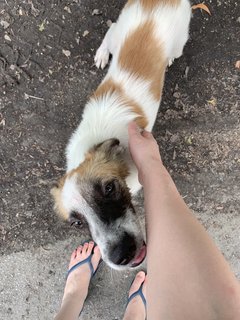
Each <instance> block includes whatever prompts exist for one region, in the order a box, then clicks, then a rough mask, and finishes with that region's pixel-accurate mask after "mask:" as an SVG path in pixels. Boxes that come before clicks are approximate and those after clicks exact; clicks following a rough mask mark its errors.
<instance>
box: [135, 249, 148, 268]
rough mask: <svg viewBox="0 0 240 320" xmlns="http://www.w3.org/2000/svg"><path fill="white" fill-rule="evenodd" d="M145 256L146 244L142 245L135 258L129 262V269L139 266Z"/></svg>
mask: <svg viewBox="0 0 240 320" xmlns="http://www.w3.org/2000/svg"><path fill="white" fill-rule="evenodd" d="M146 254H147V247H146V244H145V243H144V244H143V246H142V248H141V249H140V251H139V252H138V254H137V255H136V256H135V258H134V259H133V260H132V262H131V268H135V267H137V266H139V265H140V264H141V263H142V262H143V260H144V259H145V257H146Z"/></svg>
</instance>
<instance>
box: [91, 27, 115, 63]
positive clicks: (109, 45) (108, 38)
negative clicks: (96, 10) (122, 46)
mask: <svg viewBox="0 0 240 320" xmlns="http://www.w3.org/2000/svg"><path fill="white" fill-rule="evenodd" d="M115 28H116V23H112V24H111V26H110V28H109V29H108V31H107V33H106V35H105V37H104V39H103V41H102V44H101V45H100V47H99V48H98V50H97V52H96V55H95V58H94V61H95V64H96V67H97V68H99V67H101V68H102V69H104V68H105V66H106V65H107V64H108V60H109V55H110V53H111V54H113V52H114V49H115V45H114V36H113V33H114V30H115Z"/></svg>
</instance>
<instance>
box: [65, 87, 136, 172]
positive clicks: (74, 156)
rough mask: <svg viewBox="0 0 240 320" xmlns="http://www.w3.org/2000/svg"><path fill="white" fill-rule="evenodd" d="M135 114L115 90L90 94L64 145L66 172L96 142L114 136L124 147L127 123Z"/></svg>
mask: <svg viewBox="0 0 240 320" xmlns="http://www.w3.org/2000/svg"><path fill="white" fill-rule="evenodd" d="M136 117H137V115H136V113H134V112H133V111H132V110H131V109H129V106H127V105H125V104H124V100H123V99H122V98H121V96H120V95H119V94H118V93H116V92H107V93H106V94H104V95H102V96H100V97H98V96H95V95H94V96H93V97H92V98H91V99H90V101H89V102H88V103H87V105H86V107H85V109H84V112H83V116H82V121H81V123H80V124H79V126H78V127H77V129H76V131H75V132H74V133H73V135H72V137H71V139H70V142H69V144H68V146H67V150H66V156H67V171H70V170H72V169H74V168H76V167H78V166H79V165H80V164H81V163H82V162H83V161H84V158H85V155H86V153H87V152H88V151H89V150H90V149H91V148H92V147H93V146H94V145H96V144H98V143H101V142H103V141H105V140H107V139H110V138H117V139H119V141H120V144H122V145H123V146H125V147H127V146H128V130H127V126H128V123H129V122H130V121H132V120H134V119H135V118H136Z"/></svg>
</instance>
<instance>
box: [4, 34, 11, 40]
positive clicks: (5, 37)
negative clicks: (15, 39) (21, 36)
mask: <svg viewBox="0 0 240 320" xmlns="http://www.w3.org/2000/svg"><path fill="white" fill-rule="evenodd" d="M4 39H5V40H7V41H12V39H11V38H10V37H9V36H8V35H7V34H5V36H4Z"/></svg>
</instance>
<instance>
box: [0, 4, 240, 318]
mask: <svg viewBox="0 0 240 320" xmlns="http://www.w3.org/2000/svg"><path fill="white" fill-rule="evenodd" d="M124 2H125V1H122V0H121V1H105V2H102V1H99V0H94V1H86V0H82V1H81V0H72V1H70V0H69V1H65V0H62V1H61V0H49V1H43V0H32V1H31V0H21V1H20V0H0V180H1V185H0V192H1V196H0V254H1V259H2V261H6V263H9V264H11V263H13V260H14V259H15V258H14V257H20V256H21V254H22V253H24V252H30V253H31V255H30V256H32V253H33V252H39V251H38V250H40V249H41V248H43V249H44V248H47V247H48V248H51V250H53V248H54V245H55V244H59V245H63V243H64V250H65V248H66V247H67V248H69V245H70V243H71V244H73V242H72V241H73V239H74V241H75V242H76V243H75V242H74V243H75V246H76V245H77V244H78V243H77V242H78V241H77V240H76V239H78V237H79V241H80V239H83V238H85V237H87V234H88V231H87V226H83V228H82V231H81V233H79V230H75V229H70V227H69V225H68V224H66V223H64V222H62V221H60V220H59V219H58V218H57V217H56V215H55V214H54V212H53V209H52V206H53V203H52V200H51V197H50V193H49V190H50V188H51V185H52V183H53V182H54V181H55V180H56V179H57V178H58V177H60V176H61V175H62V174H63V173H64V167H65V156H64V149H65V146H66V143H67V141H68V139H69V137H70V134H71V133H72V132H73V130H74V129H75V128H76V126H77V124H78V123H79V120H80V118H81V113H82V110H83V107H84V104H85V102H86V100H87V97H88V96H89V95H90V93H91V92H92V91H93V90H94V89H95V88H96V86H97V85H98V84H99V83H100V81H101V79H102V78H103V75H104V74H105V72H106V71H99V70H97V69H96V67H95V66H94V65H93V57H94V53H95V51H96V49H97V48H98V46H99V45H100V42H101V39H102V38H103V36H104V33H105V32H106V30H107V28H108V27H107V21H108V20H111V21H114V20H116V18H117V17H118V14H119V11H120V9H121V8H122V6H123V3H124ZM197 2H198V1H192V3H197ZM205 3H206V4H207V5H208V7H209V9H210V11H211V13H212V15H211V16H209V15H208V14H207V13H205V12H202V11H201V10H196V11H194V13H193V18H192V23H191V31H190V40H189V42H188V44H187V45H186V47H185V50H184V55H183V56H182V57H181V58H180V59H178V60H177V61H175V63H174V64H173V66H172V67H171V68H169V70H168V71H167V73H166V81H165V87H164V92H163V101H162V103H161V107H160V111H159V114H158V118H157V121H156V124H155V128H154V134H155V137H156V138H157V140H158V142H159V144H160V146H161V154H162V157H163V160H164V163H165V165H166V166H167V168H168V169H169V170H170V172H171V174H172V176H173V178H174V180H175V181H176V183H177V186H178V187H179V190H180V191H181V194H182V195H183V196H184V198H185V200H186V202H187V203H188V204H189V206H190V207H191V208H192V209H193V210H194V212H195V213H196V215H197V217H198V218H199V219H200V221H201V222H202V223H203V224H204V226H205V227H206V228H207V230H208V231H209V233H210V234H211V236H212V237H213V238H214V240H215V241H216V243H217V244H218V246H219V248H220V249H221V251H222V252H223V253H224V255H225V256H226V258H227V259H228V261H229V263H230V264H231V266H232V268H233V270H234V272H235V274H236V275H237V276H238V277H239V278H240V246H239V242H240V215H239V207H240V120H239V119H240V82H239V75H240V70H239V69H237V68H236V67H235V63H236V61H237V60H240V6H239V4H238V3H237V1H236V0H228V1H223V0H215V1H214V0H213V1H210V0H209V1H206V2H205ZM95 9H97V10H95ZM136 202H137V205H138V206H139V207H140V208H141V207H142V194H140V195H139V197H138V199H137V200H136ZM142 212H143V210H142ZM73 245H74V244H73ZM46 250H50V249H46ZM68 255H69V252H67V256H68ZM10 256H11V257H12V260H11V259H10V260H9V261H8V257H10ZM64 259H65V257H64ZM7 261H8V262H7ZM43 261H48V260H44V259H43ZM43 261H42V262H41V261H38V263H39V264H41V263H43ZM46 263H47V262H46ZM48 263H49V261H48ZM16 268H17V267H16ZM43 269H44V268H43ZM0 270H1V271H0V276H1V277H2V276H3V273H2V274H1V272H3V269H2V268H0ZM7 270H9V271H8V272H9V273H10V274H11V275H12V273H14V270H15V269H14V270H10V269H9V268H7V266H6V272H7ZM106 270H107V269H106ZM23 272H24V271H23ZM43 272H44V271H43ZM5 275H6V274H5ZM48 276H49V275H48ZM50 276H51V277H52V281H53V282H54V281H55V282H57V281H58V280H57V279H55V280H54V276H55V273H54V272H53V271H52V274H51V273H50ZM104 279H105V280H104ZM102 281H103V282H104V283H106V287H107V288H109V290H108V292H112V291H111V290H113V288H110V287H111V283H109V282H107V280H106V278H104V274H102ZM42 282H43V283H44V279H43V280H42ZM56 286H57V285H56ZM61 286H62V283H61ZM45 287H46V285H45ZM12 289H13V288H12ZM60 289H61V288H60ZM60 289H59V287H58V290H59V292H60V291H61V290H60ZM120 289H121V286H120ZM120 289H119V290H120ZM6 290H11V288H10V287H9V289H6V288H5V287H4V286H3V285H1V284H0V293H1V295H0V310H3V317H2V319H33V315H31V312H30V311H28V312H26V310H25V309H22V311H21V312H22V313H21V312H20V313H21V314H19V315H17V314H16V313H14V312H13V309H12V305H11V303H13V302H11V301H10V300H8V301H7V300H6V299H5V300H4V298H3V295H4V294H5V291H6ZM29 290H30V293H32V294H34V289H32V291H31V289H29ZM46 290H48V288H47V287H46ZM9 292H10V291H9ZM117 292H118V291H116V292H115V291H114V290H113V294H117ZM25 293H26V292H25ZM25 293H24V292H23V294H25ZM26 294H27V293H26ZM28 294H29V293H28ZM121 294H122V291H121ZM106 299H107V293H106ZM116 299H117V296H116ZM42 302H43V304H44V303H45V301H44V293H43V296H42ZM103 302H104V301H103ZM25 303H26V304H28V301H27V302H26V301H25ZM53 303H56V302H53ZM29 308H30V307H29ZM40 309H41V308H40ZM53 309H54V308H53V307H52V309H51V310H52V311H51V312H50V311H49V313H47V311H46V315H44V316H43V315H42V316H39V319H41V320H42V319H49V318H50V317H51V316H52V314H53V312H54V311H53ZM116 310H117V311H116V313H115V318H113V317H110V315H109V318H107V317H106V316H102V317H101V316H99V315H98V319H105V320H106V319H120V316H119V315H120V311H118V309H116ZM0 312H1V311H0ZM29 312H30V313H29ZM30 315H31V316H30ZM45 316H46V317H45ZM93 318H94V314H93ZM95 318H96V314H95ZM36 319H37V318H36ZM85 319H88V318H87V317H86V318H85Z"/></svg>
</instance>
